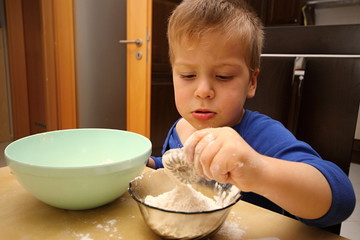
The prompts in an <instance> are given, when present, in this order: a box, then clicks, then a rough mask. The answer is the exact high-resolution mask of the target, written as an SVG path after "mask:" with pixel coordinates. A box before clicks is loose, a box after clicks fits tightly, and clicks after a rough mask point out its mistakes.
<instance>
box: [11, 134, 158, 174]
mask: <svg viewBox="0 0 360 240" xmlns="http://www.w3.org/2000/svg"><path fill="white" fill-rule="evenodd" d="M77 131H109V132H122V133H126V134H131V135H136V136H139V137H140V138H142V139H144V140H145V142H146V143H147V144H148V145H149V149H147V150H146V151H139V153H138V154H136V155H134V156H133V157H132V159H137V158H138V157H140V156H141V155H143V154H146V155H149V156H150V155H151V151H152V143H151V141H150V139H148V138H147V137H145V136H143V135H141V134H138V133H134V132H131V131H127V130H120V129H111V128H72V129H62V130H54V131H47V132H42V133H36V134H32V135H29V136H25V137H22V138H20V139H17V140H15V141H13V142H11V143H10V144H9V145H7V146H6V148H5V150H4V157H5V161H6V163H7V165H8V166H9V167H11V166H10V165H11V163H10V162H13V163H15V164H18V165H22V166H29V167H33V168H39V169H40V168H46V169H54V170H79V169H95V168H98V167H100V166H101V167H112V166H115V165H119V163H122V162H106V163H102V164H92V165H86V166H47V165H39V164H34V163H28V162H23V161H18V160H16V159H14V158H13V157H12V156H10V155H9V153H8V151H9V149H10V148H12V147H13V145H15V144H16V143H18V142H21V141H26V139H29V138H34V137H37V136H40V135H42V134H55V133H58V132H77ZM149 156H148V157H149ZM128 160H129V159H128ZM146 161H147V159H146V160H144V163H146ZM125 162H126V161H124V162H123V164H121V165H126V164H125ZM139 164H142V163H139V162H138V161H137V162H136V164H135V163H134V164H131V165H130V166H128V167H127V168H123V169H128V168H132V167H134V166H137V165H139Z"/></svg>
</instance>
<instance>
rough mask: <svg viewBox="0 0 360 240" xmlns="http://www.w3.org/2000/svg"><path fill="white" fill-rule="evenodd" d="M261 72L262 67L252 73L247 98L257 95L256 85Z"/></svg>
mask: <svg viewBox="0 0 360 240" xmlns="http://www.w3.org/2000/svg"><path fill="white" fill-rule="evenodd" d="M259 72H260V69H258V68H257V69H256V70H255V71H253V72H252V75H251V77H250V81H249V88H248V94H247V98H253V97H254V96H255V92H256V87H257V78H258V76H259Z"/></svg>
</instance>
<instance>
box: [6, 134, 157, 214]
mask: <svg viewBox="0 0 360 240" xmlns="http://www.w3.org/2000/svg"><path fill="white" fill-rule="evenodd" d="M150 154H151V142H150V140H149V139H147V138H146V137H144V136H141V135H139V134H136V133H132V132H128V131H121V130H112V129H97V128H91V129H70V130H59V131H52V132H46V133H40V134H35V135H31V136H28V137H24V138H22V139H19V140H16V141H14V142H13V143H11V144H10V145H8V146H7V147H6V149H5V159H6V162H7V164H8V166H9V167H10V168H11V171H12V172H13V174H14V175H15V176H16V178H17V180H18V181H19V182H20V184H21V185H22V186H23V187H24V188H25V189H26V190H27V191H28V192H29V193H30V194H32V195H33V196H34V197H36V198H38V199H39V200H41V201H43V202H45V203H47V204H49V205H51V206H54V207H58V208H62V209H69V210H82V209H90V208H95V207H98V206H101V205H104V204H107V203H109V202H111V201H113V200H115V199H116V198H118V197H119V196H121V195H122V194H123V193H125V192H126V191H127V188H128V185H129V182H130V181H131V180H132V179H134V178H135V177H137V176H139V175H140V174H141V172H142V171H143V169H144V167H145V164H146V161H147V159H148V157H149V156H150Z"/></svg>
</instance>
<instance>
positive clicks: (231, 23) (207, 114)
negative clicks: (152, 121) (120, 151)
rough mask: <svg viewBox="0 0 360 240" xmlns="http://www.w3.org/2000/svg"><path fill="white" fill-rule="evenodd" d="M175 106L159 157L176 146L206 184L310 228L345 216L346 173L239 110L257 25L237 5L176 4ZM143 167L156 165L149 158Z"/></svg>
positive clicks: (253, 71) (253, 74)
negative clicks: (225, 186) (236, 192)
mask: <svg viewBox="0 0 360 240" xmlns="http://www.w3.org/2000/svg"><path fill="white" fill-rule="evenodd" d="M168 39H169V47H170V50H169V55H170V61H171V64H172V71H173V83H174V91H175V103H176V107H177V109H178V111H179V113H180V115H181V116H182V118H181V119H179V120H178V121H177V122H176V123H175V124H174V125H173V127H172V128H171V129H170V131H169V134H168V137H167V139H166V141H165V144H164V148H163V152H165V151H166V150H168V149H170V148H179V147H184V153H185V158H186V160H187V161H191V162H194V164H195V167H196V168H197V170H198V171H199V173H200V174H201V175H202V176H204V177H205V178H207V179H212V180H216V181H218V182H221V183H232V184H235V185H236V186H237V187H238V188H239V189H241V190H242V191H243V200H244V201H248V202H251V203H253V204H256V205H259V206H262V207H265V208H267V209H270V210H272V211H276V212H279V213H282V214H289V213H290V214H291V215H293V216H296V218H298V219H299V220H301V221H303V222H305V223H307V224H310V225H314V226H319V227H326V226H331V225H335V224H338V223H340V222H342V221H343V220H345V219H346V218H347V217H348V216H350V214H351V213H352V211H353V209H354V206H355V195H354V191H353V188H352V185H351V183H350V181H349V179H348V178H347V176H346V175H345V174H344V173H343V172H342V170H341V169H340V168H339V167H337V166H336V165H335V164H333V163H331V162H328V161H325V160H322V159H321V158H320V156H319V155H318V154H317V153H316V152H315V151H314V150H313V149H312V148H311V147H310V146H309V145H308V144H306V143H304V142H301V141H298V140H297V139H296V138H295V137H294V136H293V135H292V134H291V133H290V132H289V131H288V130H287V129H286V128H285V127H284V126H283V125H281V124H280V123H279V122H277V121H275V120H272V119H270V118H268V117H266V116H264V115H262V114H260V113H257V112H251V111H249V110H245V109H244V108H243V107H244V103H245V101H246V99H247V98H252V97H254V95H255V90H256V85H257V76H258V73H259V67H260V54H261V49H262V45H263V31H262V25H261V23H260V20H259V19H258V18H257V17H256V16H255V15H254V14H253V12H252V11H250V10H249V8H248V6H247V5H246V4H245V3H244V2H242V1H241V0H184V1H183V2H182V3H181V4H180V5H179V6H178V7H177V8H176V9H175V11H174V12H173V14H172V16H171V17H170V20H169V26H168ZM148 166H151V167H154V168H159V167H162V163H161V158H155V157H152V158H150V160H149V164H148Z"/></svg>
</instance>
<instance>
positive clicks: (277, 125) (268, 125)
mask: <svg viewBox="0 0 360 240" xmlns="http://www.w3.org/2000/svg"><path fill="white" fill-rule="evenodd" d="M234 129H235V130H236V131H238V132H239V133H240V134H241V135H242V136H243V135H259V134H260V135H264V134H271V133H277V134H281V133H284V134H289V131H288V130H287V129H286V128H285V126H284V125H283V124H282V123H281V122H279V121H277V120H275V119H272V118H271V117H269V116H267V115H264V114H262V113H259V112H256V111H251V110H246V111H245V114H244V117H243V119H242V120H241V122H240V123H239V124H238V125H236V126H235V127H234Z"/></svg>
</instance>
